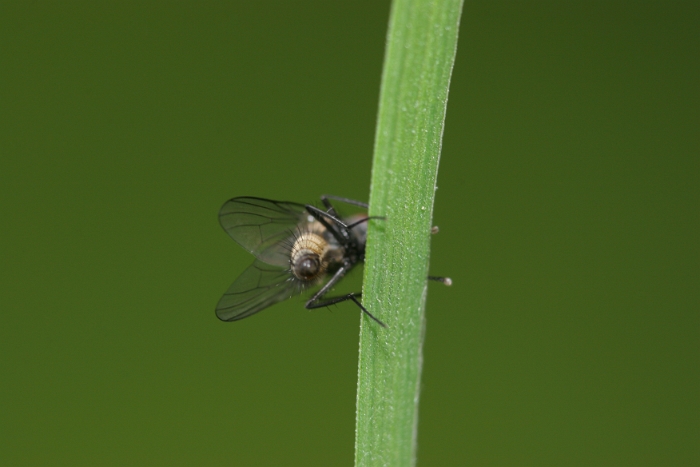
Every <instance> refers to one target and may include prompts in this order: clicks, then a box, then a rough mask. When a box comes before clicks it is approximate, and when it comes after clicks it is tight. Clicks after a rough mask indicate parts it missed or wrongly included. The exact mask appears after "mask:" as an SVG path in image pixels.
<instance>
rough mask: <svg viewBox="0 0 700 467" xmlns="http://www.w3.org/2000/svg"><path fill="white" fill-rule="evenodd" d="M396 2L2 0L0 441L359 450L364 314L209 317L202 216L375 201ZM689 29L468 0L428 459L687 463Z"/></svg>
mask: <svg viewBox="0 0 700 467" xmlns="http://www.w3.org/2000/svg"><path fill="white" fill-rule="evenodd" d="M388 14H389V2H388V1H381V2H377V1H358V2H345V3H341V2H325V1H303V2H280V1H277V2H257V3H254V2H229V4H227V5H224V4H223V2H158V3H155V2H83V3H78V2H63V3H59V2H3V4H2V6H0V80H1V81H0V109H1V112H0V207H1V211H0V212H1V214H2V221H1V222H0V239H1V240H2V241H1V242H0V262H1V263H0V264H2V271H3V275H2V281H0V300H1V303H2V318H1V320H2V324H0V377H1V378H2V382H1V383H0V464H1V465H13V466H37V465H72V466H78V465H105V466H106V465H115V466H119V465H168V466H171V465H235V466H252V465H256V466H257V465H259V466H279V465H298V466H327V465H351V464H352V462H353V450H354V423H355V420H354V410H355V406H354V405H355V388H356V374H357V367H356V365H357V345H358V323H359V319H360V314H359V312H358V310H357V309H356V308H355V307H353V306H351V305H340V306H338V307H335V308H333V309H331V310H330V311H327V310H316V311H312V312H310V311H306V310H304V308H303V302H302V301H301V299H298V300H291V301H289V302H287V303H283V304H280V305H277V306H275V307H273V308H270V309H269V310H266V311H264V312H263V313H261V314H259V315H257V316H255V317H253V318H250V319H248V320H244V321H241V322H238V323H222V322H219V321H218V320H217V319H216V318H215V316H214V306H215V304H216V303H217V301H218V299H219V297H220V296H221V294H222V293H223V292H224V291H225V289H226V288H227V287H228V286H229V284H230V283H231V282H232V281H233V280H234V279H235V278H236V276H237V275H238V274H239V273H240V272H241V271H243V269H244V268H245V267H247V266H248V264H249V263H250V262H252V257H251V256H250V255H249V254H248V253H246V252H245V251H244V250H243V249H242V248H240V247H239V246H238V245H236V244H235V243H234V242H233V241H232V240H231V239H230V238H229V237H228V236H227V235H226V234H225V232H224V231H223V230H222V229H221V228H220V226H219V224H218V220H217V212H218V209H219V207H220V206H221V204H222V203H223V202H224V201H225V200H226V199H228V198H231V197H234V196H242V195H251V196H261V197H268V198H272V199H289V200H293V201H299V202H312V201H315V200H317V199H318V195H320V194H322V193H332V194H337V195H342V196H347V197H352V198H356V199H367V198H368V191H369V179H370V171H371V156H372V147H373V138H374V125H375V115H376V111H377V101H378V92H379V81H380V73H381V65H382V58H383V52H384V37H385V34H386V24H387V21H388ZM699 24H700V15H699V14H698V4H697V3H696V2H664V3H662V2H612V3H611V2H593V3H590V2H586V3H585V4H583V3H582V2H478V3H473V2H468V3H467V4H466V5H465V9H464V15H463V19H462V27H461V35H460V41H459V48H458V53H457V63H456V67H455V70H454V75H453V79H452V88H451V93H450V100H449V106H448V115H447V124H446V130H445V139H444V146H443V153H442V165H441V168H440V174H439V179H438V180H439V183H438V185H439V190H438V192H437V198H436V204H435V224H437V225H439V226H440V228H441V232H440V234H439V235H437V236H435V237H433V240H432V242H433V251H432V263H431V271H432V272H433V273H434V274H444V275H449V276H451V277H452V278H453V280H454V283H455V285H454V286H453V287H452V288H446V287H442V286H440V285H437V284H433V285H431V286H430V292H429V298H428V307H427V334H426V341H425V348H424V354H425V366H424V373H423V386H422V387H423V389H422V399H421V405H420V428H419V448H418V463H419V465H423V466H438V465H440V466H453V465H454V466H461V465H499V466H507V465H512V466H522V465H582V466H586V465H610V466H641V465H676V466H686V465H698V464H699V463H700V442H699V440H700V372H699V370H700V299H699V289H700V287H699V286H700V248H699V242H698V238H699V236H698V233H699V229H698V227H699V224H700V222H699V221H700V202H699V201H700V193H699V189H698V186H699V183H698V182H699V175H700V170H699V169H700V157H699V156H700V151H699V150H700V137H699V133H700V132H699V125H698V124H699V122H700V115H699V109H700V102H699V99H698V98H699V94H700V86H698V83H700V73H699V65H698V63H699V61H698V50H700V48H699V47H698V46H699V45H700V35H699V34H698V25H699ZM350 281H351V282H352V281H355V282H353V284H356V287H358V288H359V287H360V281H361V274H356V275H355V277H354V278H353V279H350Z"/></svg>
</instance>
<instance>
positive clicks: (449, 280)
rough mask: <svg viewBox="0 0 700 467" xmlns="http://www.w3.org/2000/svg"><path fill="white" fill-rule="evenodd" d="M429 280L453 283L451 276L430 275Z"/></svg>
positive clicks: (446, 283) (447, 283)
mask: <svg viewBox="0 0 700 467" xmlns="http://www.w3.org/2000/svg"><path fill="white" fill-rule="evenodd" d="M428 280H429V281H435V282H442V283H443V284H445V285H452V279H450V278H449V277H440V276H428Z"/></svg>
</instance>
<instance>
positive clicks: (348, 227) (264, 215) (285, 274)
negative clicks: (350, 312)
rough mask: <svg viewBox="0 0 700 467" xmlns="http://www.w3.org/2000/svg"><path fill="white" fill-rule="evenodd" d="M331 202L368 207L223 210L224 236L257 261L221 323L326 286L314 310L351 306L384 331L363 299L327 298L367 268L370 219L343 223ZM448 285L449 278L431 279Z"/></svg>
mask: <svg viewBox="0 0 700 467" xmlns="http://www.w3.org/2000/svg"><path fill="white" fill-rule="evenodd" d="M331 200H335V201H340V202H343V203H347V204H351V205H354V206H358V207H361V208H364V209H367V207H368V206H367V204H366V203H362V202H360V201H354V200H351V199H347V198H340V197H336V196H329V195H326V196H321V202H322V203H323V206H324V208H325V210H323V209H319V208H317V207H315V206H313V205H310V204H299V203H292V202H288V201H273V200H269V199H263V198H253V197H239V198H233V199H230V200H228V201H226V203H224V205H223V206H222V207H221V210H220V211H219V222H220V223H221V226H222V227H223V228H224V230H225V231H226V232H227V233H228V234H229V235H230V236H231V238H233V239H234V240H235V241H236V242H238V244H240V245H241V246H242V247H243V248H245V249H246V250H248V251H249V252H250V253H252V254H253V255H254V256H255V258H256V259H255V261H254V262H253V264H251V265H250V266H249V267H248V269H246V270H245V271H243V273H242V274H241V275H240V276H239V277H238V279H236V280H235V281H234V283H233V284H231V286H230V287H229V289H228V290H227V291H226V293H225V294H224V295H223V297H221V299H220V300H219V303H218V305H217V306H216V316H217V317H218V318H219V319H220V320H222V321H237V320H239V319H243V318H247V317H248V316H251V315H253V314H255V313H257V312H259V311H261V310H263V309H265V308H267V307H269V306H271V305H274V304H275V303H278V302H281V301H282V300H286V299H288V298H291V297H293V296H295V295H299V294H301V293H303V292H305V291H306V290H308V289H310V288H313V287H314V286H319V285H321V284H323V282H324V280H325V279H326V278H327V277H328V276H330V279H328V280H327V281H326V282H325V284H323V286H322V287H321V288H320V289H319V290H318V291H317V292H316V293H314V294H313V296H312V297H311V298H310V299H309V300H307V301H306V304H305V307H306V308H307V309H309V310H311V309H314V308H322V307H326V306H329V305H333V304H336V303H340V302H344V301H348V300H349V301H352V302H353V303H355V304H356V305H357V306H358V307H360V309H361V310H362V311H363V312H364V313H365V314H366V315H367V316H368V317H369V318H371V319H372V320H374V321H376V322H377V323H378V324H379V325H380V326H382V327H386V325H385V324H384V323H383V322H381V321H380V320H379V319H377V318H376V317H375V316H374V315H373V314H372V313H370V312H369V311H368V310H367V309H366V308H365V307H364V306H363V305H362V304H361V303H360V301H359V300H358V298H359V297H360V296H361V294H360V293H349V294H346V295H341V296H339V297H332V298H324V297H325V295H326V294H327V293H328V291H329V290H331V288H333V287H334V286H335V285H336V284H337V283H338V282H339V281H340V280H341V279H342V278H343V277H344V276H345V275H346V274H347V273H348V272H349V271H350V270H351V269H352V268H353V267H355V266H356V265H357V264H359V263H362V262H364V259H365V242H366V239H367V222H368V221H369V220H370V219H383V218H382V217H373V216H367V215H355V216H351V217H345V218H340V217H339V215H338V213H337V212H336V210H335V208H334V207H333V205H332V204H331ZM428 279H431V280H437V281H440V282H443V283H445V284H447V285H449V284H450V283H451V281H450V280H449V279H448V278H442V277H432V276H430V277H428Z"/></svg>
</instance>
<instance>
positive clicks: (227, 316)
mask: <svg viewBox="0 0 700 467" xmlns="http://www.w3.org/2000/svg"><path fill="white" fill-rule="evenodd" d="M300 292H301V285H300V284H299V283H297V282H295V281H294V280H292V278H291V277H290V274H289V270H287V269H285V268H281V267H277V266H272V265H269V264H266V263H264V262H262V261H260V260H256V261H255V262H254V263H253V264H251V265H250V266H249V267H248V269H246V270H245V271H243V274H241V275H240V276H239V277H238V279H236V281H235V282H234V283H233V284H231V287H229V288H228V290H227V291H226V293H225V294H224V296H223V297H221V300H219V304H218V305H216V316H218V317H219V319H220V320H222V321H236V320H239V319H243V318H247V317H248V316H250V315H252V314H255V313H257V312H258V311H260V310H263V309H265V308H267V307H268V306H270V305H274V304H275V303H277V302H281V301H282V300H286V299H288V298H290V297H292V296H293V295H296V294H298V293H300Z"/></svg>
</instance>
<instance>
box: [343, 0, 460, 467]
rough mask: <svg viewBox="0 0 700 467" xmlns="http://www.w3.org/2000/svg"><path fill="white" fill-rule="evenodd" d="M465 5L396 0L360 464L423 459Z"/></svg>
mask: <svg viewBox="0 0 700 467" xmlns="http://www.w3.org/2000/svg"><path fill="white" fill-rule="evenodd" d="M461 9H462V0H394V2H393V4H392V10H391V18H390V21H389V32H388V37H387V48H386V56H385V60H384V70H383V74H382V85H381V94H380V103H379V113H378V122H377V132H376V140H375V148H374V164H373V169H372V185H371V193H370V210H369V212H370V215H374V216H386V220H383V221H382V220H375V221H372V222H371V225H370V229H369V239H368V243H367V258H366V267H365V278H364V290H363V293H364V294H363V297H364V298H363V301H364V304H365V306H366V307H367V308H368V309H369V310H370V311H371V312H372V313H374V314H375V315H376V316H377V317H378V318H379V319H381V320H382V321H384V322H385V323H386V324H387V325H388V329H383V328H381V327H379V326H378V325H377V324H376V323H375V322H373V321H371V320H369V319H367V318H365V317H363V318H362V326H361V331H360V358H359V375H358V394H357V425H356V440H355V465H356V466H379V465H381V466H386V465H390V466H409V465H413V464H414V463H415V452H416V436H417V420H418V417H417V414H418V397H419V384H420V374H421V365H422V350H421V349H422V343H423V334H424V322H425V317H424V309H425V298H426V291H427V288H426V277H427V275H428V260H429V254H430V242H429V237H430V228H431V221H432V214H433V200H434V196H435V182H436V178H437V169H438V163H439V160H440V149H441V144H442V134H443V129H444V121H445V111H446V105H447V93H448V88H449V82H450V75H451V72H452V67H453V64H454V57H455V51H456V45H457V32H458V28H459V19H460V15H461Z"/></svg>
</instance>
